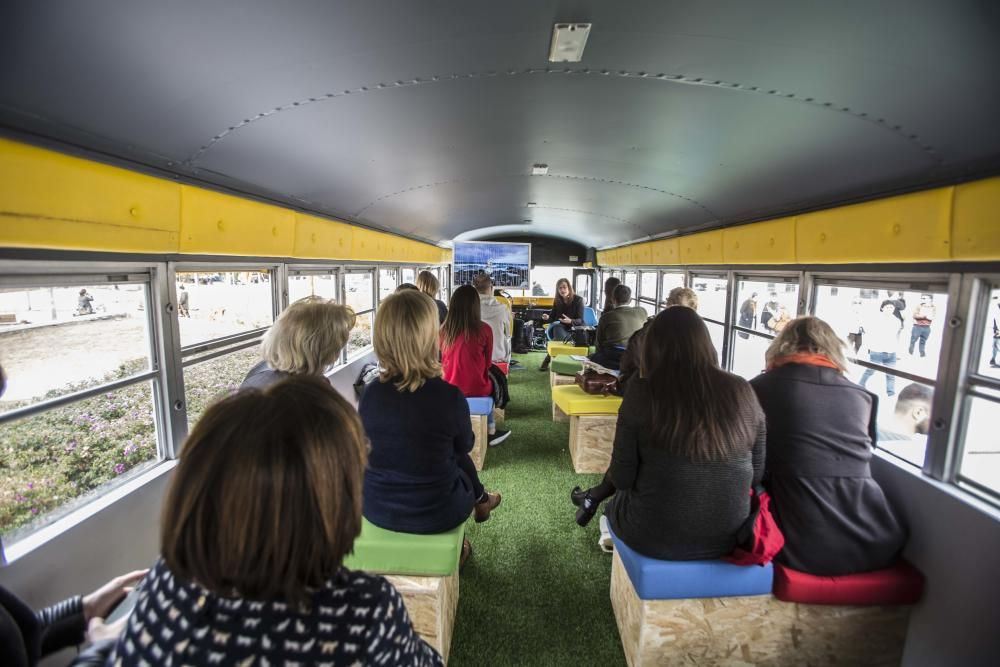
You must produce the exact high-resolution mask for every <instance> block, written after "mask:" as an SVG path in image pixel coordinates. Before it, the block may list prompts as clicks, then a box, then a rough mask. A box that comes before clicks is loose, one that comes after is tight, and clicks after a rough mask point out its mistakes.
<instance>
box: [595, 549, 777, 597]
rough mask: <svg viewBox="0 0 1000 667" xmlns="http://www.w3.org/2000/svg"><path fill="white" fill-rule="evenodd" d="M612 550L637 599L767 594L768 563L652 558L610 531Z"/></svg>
mask: <svg viewBox="0 0 1000 667" xmlns="http://www.w3.org/2000/svg"><path fill="white" fill-rule="evenodd" d="M611 539H612V540H613V541H614V543H615V551H617V552H618V556H619V557H620V558H621V559H622V564H623V565H625V571H626V572H628V576H629V579H631V580H632V586H633V587H634V588H635V592H636V594H637V595H638V596H639V599H640V600H682V599H686V598H718V597H734V596H737V595H769V594H770V593H771V584H772V580H773V578H774V568H773V567H772V565H771V564H770V563H768V564H767V565H765V566H764V567H760V566H758V565H733V564H732V563H727V562H725V561H722V560H656V559H655V558H647V557H646V556H643V555H641V554H639V553H636V552H635V551H633V550H632V549H630V548H629V547H628V545H626V544H625V543H624V542H622V541H621V540H620V539H618V536H617V535H615V534H614V533H612V534H611Z"/></svg>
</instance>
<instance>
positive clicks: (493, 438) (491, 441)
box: [486, 428, 510, 447]
mask: <svg viewBox="0 0 1000 667" xmlns="http://www.w3.org/2000/svg"><path fill="white" fill-rule="evenodd" d="M509 437H510V429H509V428H498V429H497V430H496V431H495V432H494V433H490V434H489V435H488V436H486V444H488V445H489V446H490V447H496V446H497V445H499V444H500V443H501V442H503V441H504V440H506V439H507V438H509Z"/></svg>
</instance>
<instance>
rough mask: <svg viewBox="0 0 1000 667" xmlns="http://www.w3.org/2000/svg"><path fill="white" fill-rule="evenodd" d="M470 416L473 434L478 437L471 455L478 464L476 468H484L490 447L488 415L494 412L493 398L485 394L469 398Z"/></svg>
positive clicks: (467, 399)
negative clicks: (480, 396)
mask: <svg viewBox="0 0 1000 667" xmlns="http://www.w3.org/2000/svg"><path fill="white" fill-rule="evenodd" d="M465 400H466V401H468V402H469V418H470V419H471V420H472V434H473V435H474V436H475V437H476V443H475V444H474V445H473V446H472V451H471V452H470V453H469V456H471V457H472V462H473V463H474V464H475V465H476V470H482V469H483V465H484V464H485V463H486V450H487V449H488V444H489V443H488V438H489V435H488V429H489V423H488V421H489V420H488V419H487V416H488V415H489V414H490V413H491V412H493V399H492V398H490V397H488V396H484V397H482V398H468V397H466V399H465Z"/></svg>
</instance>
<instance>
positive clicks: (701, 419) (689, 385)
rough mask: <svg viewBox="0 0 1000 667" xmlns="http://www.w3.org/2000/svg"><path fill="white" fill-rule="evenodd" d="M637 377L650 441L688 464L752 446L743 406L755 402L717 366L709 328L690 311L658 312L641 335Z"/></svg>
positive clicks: (742, 384)
mask: <svg viewBox="0 0 1000 667" xmlns="http://www.w3.org/2000/svg"><path fill="white" fill-rule="evenodd" d="M641 364H642V376H643V377H644V378H646V380H647V381H648V383H649V391H650V394H651V395H652V403H653V406H652V414H653V429H652V433H653V437H654V438H656V439H657V440H658V441H659V442H660V443H662V446H663V447H665V448H667V449H668V451H670V452H671V453H673V454H676V455H679V456H683V457H685V458H687V459H688V460H692V461H699V462H705V461H726V460H730V459H732V458H734V457H738V456H740V455H743V454H746V453H748V452H749V451H750V448H751V447H752V446H753V441H754V433H753V429H752V426H751V425H750V424H748V423H746V422H745V421H744V420H743V418H742V417H741V413H742V412H743V411H742V410H741V407H742V406H746V405H747V404H749V403H752V402H756V398H755V397H754V395H753V390H751V389H750V385H749V384H748V383H747V382H746V381H745V380H743V379H742V378H740V377H738V376H736V375H733V374H731V373H727V372H726V371H724V370H722V369H721V368H719V361H718V356H717V355H716V352H715V347H714V346H713V345H712V339H711V337H710V336H709V334H708V328H707V327H706V326H705V323H704V321H702V319H701V317H699V316H698V313H696V312H695V311H694V310H692V309H690V308H685V307H683V306H675V307H673V308H666V309H664V310H662V311H660V314H659V315H657V316H656V317H655V318H654V319H653V321H652V323H651V324H650V325H649V326H648V328H647V331H646V339H645V341H644V342H643V350H642V362H641Z"/></svg>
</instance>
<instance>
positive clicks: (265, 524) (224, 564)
mask: <svg viewBox="0 0 1000 667" xmlns="http://www.w3.org/2000/svg"><path fill="white" fill-rule="evenodd" d="M364 466H365V437H364V431H363V429H362V426H361V422H360V420H359V419H358V415H357V412H355V411H354V409H353V408H352V407H351V405H350V404H349V403H348V402H347V401H346V400H344V398H342V397H341V396H340V395H339V394H338V393H337V392H336V391H334V390H333V388H332V387H331V386H330V384H329V382H327V381H326V380H325V379H323V378H317V377H312V376H307V375H303V376H293V377H290V378H286V379H284V380H282V381H280V382H278V383H276V384H274V385H272V386H270V387H268V388H266V389H263V390H261V389H248V390H244V391H241V392H239V393H237V394H233V395H232V396H229V397H227V398H224V399H222V400H221V401H219V402H218V403H215V404H214V405H212V406H211V407H209V408H208V410H206V411H205V414H204V415H202V417H201V419H199V420H198V423H197V424H196V425H195V427H194V430H193V431H192V432H191V434H190V435H189V436H188V438H187V441H186V442H185V444H184V449H183V450H182V452H181V456H180V463H179V464H178V466H177V469H176V471H174V476H173V481H172V482H171V484H170V489H169V491H168V492H167V496H166V499H165V502H164V504H163V516H162V521H161V529H160V539H161V550H162V554H163V560H164V561H165V562H166V564H167V567H169V568H170V571H171V572H172V573H173V574H175V575H177V576H179V577H183V578H185V579H189V580H192V581H196V582H198V583H199V584H201V585H202V586H204V587H205V588H207V589H209V590H210V591H212V592H214V593H218V594H220V595H226V596H231V595H233V594H234V593H235V594H236V595H239V596H240V597H244V598H250V599H256V600H287V601H290V602H298V603H304V602H307V601H308V599H309V591H310V590H311V589H315V588H318V587H320V586H322V585H323V583H324V582H325V581H327V580H329V579H330V578H331V577H332V576H334V575H335V574H336V572H337V570H338V569H339V568H340V566H341V563H342V561H343V558H344V556H345V555H346V554H348V553H350V552H351V550H352V549H353V547H354V540H355V538H356V537H357V536H358V534H359V533H360V532H361V482H362V479H363V475H364Z"/></svg>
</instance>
